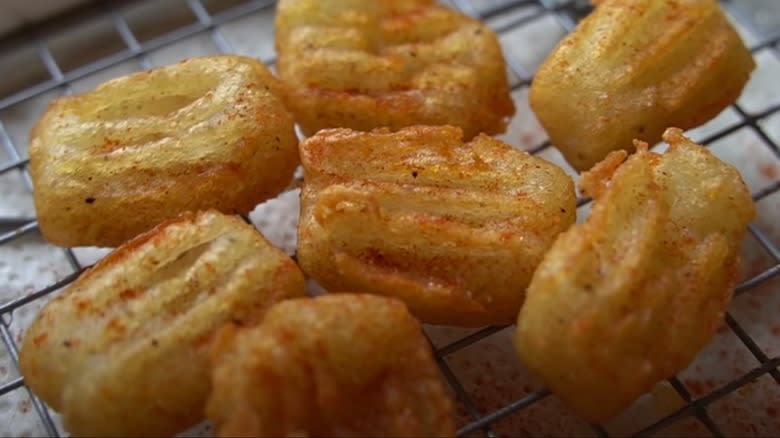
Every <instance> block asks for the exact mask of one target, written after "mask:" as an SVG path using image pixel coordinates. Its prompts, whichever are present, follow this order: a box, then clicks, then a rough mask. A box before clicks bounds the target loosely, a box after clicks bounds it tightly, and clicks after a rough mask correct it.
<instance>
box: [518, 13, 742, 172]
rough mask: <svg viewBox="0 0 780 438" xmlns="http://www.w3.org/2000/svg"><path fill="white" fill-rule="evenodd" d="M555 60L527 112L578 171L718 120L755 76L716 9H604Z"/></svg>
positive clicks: (543, 72) (542, 73)
mask: <svg viewBox="0 0 780 438" xmlns="http://www.w3.org/2000/svg"><path fill="white" fill-rule="evenodd" d="M598 3H599V4H598V6H597V7H596V10H595V11H594V12H592V13H591V14H590V15H588V16H587V17H586V18H585V19H584V20H582V22H580V24H579V25H578V26H577V27H576V28H575V29H574V31H573V32H572V33H570V34H569V35H568V36H566V37H565V38H564V39H563V40H562V41H561V42H560V43H559V44H558V46H557V47H556V48H555V49H554V50H553V51H552V53H551V54H550V55H549V56H548V58H547V59H546V60H545V62H544V63H543V64H542V66H541V67H540V68H539V71H538V72H537V74H536V76H535V77H534V81H533V84H532V85H531V90H530V97H529V98H530V104H531V108H532V109H533V111H534V113H536V116H537V117H538V119H539V121H540V122H541V124H542V126H544V129H545V130H546V131H547V133H548V134H549V136H550V140H551V141H552V143H553V145H555V146H556V147H557V148H558V149H560V151H561V153H563V156H564V157H565V158H566V161H568V162H569V164H571V165H572V166H573V167H574V168H576V169H578V170H587V169H589V168H590V167H592V166H593V165H595V164H596V163H597V162H599V161H601V160H602V159H603V158H604V157H606V155H607V154H608V153H609V152H610V151H614V150H618V149H625V150H626V151H629V152H631V151H633V148H632V147H631V144H632V143H631V142H632V141H633V140H634V139H639V140H643V141H645V142H647V143H650V144H651V145H653V144H655V143H657V142H659V141H660V140H661V134H662V133H663V132H664V130H665V129H666V128H667V127H668V126H678V127H680V128H682V129H688V128H692V127H695V126H697V125H700V124H702V123H704V122H706V121H708V120H710V119H711V118H713V117H715V116H716V115H717V114H718V113H720V112H721V111H722V110H723V109H724V108H726V106H728V105H729V104H730V103H732V102H733V101H734V100H735V99H736V98H737V97H738V96H739V94H740V93H741V92H742V88H743V87H744V85H745V83H746V82H747V80H748V78H749V77H750V73H751V72H752V71H753V69H754V68H755V62H754V61H753V58H752V56H751V54H750V51H749V50H748V49H747V48H746V47H745V45H744V44H743V42H742V40H741V39H740V38H739V35H738V34H737V32H736V31H735V30H734V28H733V27H732V25H731V23H730V22H729V21H728V19H727V18H726V16H725V14H724V13H723V11H722V10H721V8H720V6H719V5H718V2H717V1H716V0H602V1H599V2H598Z"/></svg>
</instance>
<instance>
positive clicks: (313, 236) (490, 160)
mask: <svg viewBox="0 0 780 438" xmlns="http://www.w3.org/2000/svg"><path fill="white" fill-rule="evenodd" d="M300 151H301V160H302V162H303V166H304V185H303V190H302V192H301V217H300V221H299V223H298V253H297V254H298V261H299V263H300V265H301V268H302V269H303V270H304V271H305V272H306V273H308V274H309V275H311V276H312V277H314V278H315V279H316V280H317V281H319V282H320V284H322V286H323V287H325V288H326V289H328V290H331V291H336V290H348V291H349V290H360V291H364V292H370V293H377V294H383V295H392V296H396V297H399V298H401V299H403V300H404V301H405V302H406V304H407V306H409V308H410V310H411V311H412V313H414V314H415V315H416V316H417V317H418V318H420V319H421V320H423V321H425V322H428V323H433V324H448V325H462V326H481V325H487V324H509V323H511V322H512V321H514V320H515V318H516V317H517V312H518V309H519V308H520V305H521V303H522V302H523V297H524V290H525V288H526V286H527V285H528V283H529V282H530V280H531V276H532V275H533V272H534V269H536V266H537V265H538V264H539V262H540V261H541V259H542V256H543V255H544V252H545V251H547V249H548V248H549V247H550V246H551V245H552V243H553V241H554V240H555V237H556V236H557V235H558V234H559V233H560V232H562V231H563V230H565V229H566V228H568V227H569V226H570V225H571V224H572V223H574V220H575V193H574V185H573V183H572V180H571V178H570V177H569V176H568V175H566V174H565V173H564V171H563V170H561V169H560V168H558V167H557V166H555V165H554V164H552V163H549V162H547V161H545V160H543V159H541V158H538V157H534V156H531V155H529V154H527V153H525V152H523V151H520V150H517V149H514V148H512V147H510V146H509V145H507V144H505V143H502V142H501V141H499V140H495V139H492V138H490V137H488V136H485V135H481V136H478V137H476V138H475V139H474V140H472V141H471V142H470V143H464V142H463V140H462V135H461V130H460V129H458V128H454V127H449V126H444V127H430V126H416V127H410V128H405V129H403V130H401V131H399V132H396V133H390V132H388V131H387V130H376V131H373V132H370V133H363V132H355V131H351V130H348V129H333V130H323V131H320V132H319V133H318V134H317V135H315V136H314V137H311V138H309V139H308V140H306V141H304V142H302V143H301V145H300Z"/></svg>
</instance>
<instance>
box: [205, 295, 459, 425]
mask: <svg viewBox="0 0 780 438" xmlns="http://www.w3.org/2000/svg"><path fill="white" fill-rule="evenodd" d="M217 339H218V340H217V341H216V342H215V344H214V350H213V354H212V357H213V359H212V360H213V363H214V371H213V373H212V378H213V388H214V389H213V391H212V393H211V397H210V398H209V402H208V405H207V415H208V418H210V419H211V420H213V421H214V423H215V425H216V428H217V434H218V435H219V436H223V437H233V436H247V437H257V436H272V437H279V436H333V437H346V436H356V437H367V436H377V437H400V436H407V437H435V436H454V435H455V423H454V409H453V405H452V402H451V400H450V397H449V394H448V393H447V391H446V389H445V387H444V384H443V382H442V380H441V375H440V373H439V369H438V367H437V366H436V362H435V360H434V358H433V355H432V353H431V347H430V344H429V343H428V341H427V340H426V339H425V337H424V336H423V333H422V330H421V329H420V324H419V323H418V322H417V320H415V319H414V317H412V315H410V314H409V312H408V310H407V309H406V306H404V304H403V302H401V301H400V300H397V299H395V298H390V297H378V296H373V295H360V294H335V295H325V296H320V297H317V298H314V299H311V298H302V299H295V300H288V301H285V302H283V303H279V304H276V305H274V306H273V307H272V308H271V309H270V310H269V311H268V313H267V314H266V316H265V318H264V319H263V321H262V323H261V324H259V325H258V326H256V327H250V328H245V329H239V330H235V329H234V328H233V327H230V326H229V327H228V328H227V329H226V330H223V331H222V332H220V336H219V337H218V338H217Z"/></svg>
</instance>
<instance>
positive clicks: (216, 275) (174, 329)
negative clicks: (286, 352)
mask: <svg viewBox="0 0 780 438" xmlns="http://www.w3.org/2000/svg"><path fill="white" fill-rule="evenodd" d="M303 295H304V277H303V274H302V273H301V271H300V270H299V269H298V267H297V266H296V265H295V263H294V262H293V261H292V260H291V259H290V258H289V257H287V256H286V255H285V254H284V253H282V252H281V251H280V250H278V249H276V248H274V247H273V246H271V244H270V243H268V242H267V241H266V240H265V239H264V238H263V237H262V236H261V235H260V234H259V233H258V232H257V231H256V230H255V229H254V228H253V227H252V226H251V225H247V224H245V223H244V222H243V221H241V219H239V218H237V217H234V216H226V215H224V214H222V213H219V212H216V211H208V212H202V213H198V214H194V213H185V214H183V215H181V216H179V217H177V218H175V219H172V220H170V221H167V222H166V223H163V224H161V225H160V226H158V227H156V228H154V229H153V230H151V231H149V232H147V233H144V234H142V235H140V236H138V237H136V238H135V239H133V240H131V241H129V242H127V243H126V244H125V245H123V246H121V247H120V248H118V249H117V250H115V251H114V252H112V253H111V254H110V255H109V256H107V257H106V258H105V259H103V260H101V261H100V262H98V263H97V264H96V265H95V266H94V267H92V268H90V269H89V270H87V271H86V272H85V273H83V274H82V275H81V276H80V277H79V278H78V279H77V280H76V281H75V282H74V283H73V284H72V285H70V286H69V287H68V288H67V289H66V290H65V291H64V292H62V294H60V295H59V296H57V297H56V298H54V299H53V300H52V301H51V302H49V303H47V304H46V306H45V307H44V308H43V310H41V312H40V314H39V315H38V316H37V318H36V320H35V321H34V323H33V324H32V326H31V327H30V328H29V330H28V331H27V333H26V334H25V337H24V342H23V345H22V349H21V353H20V367H21V372H22V375H23V376H24V380H25V383H26V384H27V385H28V386H29V387H30V388H31V389H32V390H33V391H34V392H35V394H37V395H38V396H40V397H41V398H42V399H43V400H44V401H45V402H46V403H47V404H48V405H49V406H51V407H52V408H53V409H55V410H57V411H58V412H60V413H61V414H62V417H63V421H64V425H65V428H66V429H67V430H68V432H70V433H71V434H74V435H86V436H136V435H146V436H163V435H172V434H174V433H177V432H181V431H183V430H184V429H185V428H187V427H189V426H191V425H193V424H195V423H196V422H197V421H198V420H199V419H201V418H202V416H203V409H204V406H205V402H206V398H207V396H208V393H209V389H210V378H209V371H210V368H209V359H208V349H209V345H210V343H211V339H212V337H213V335H214V333H215V331H216V330H217V329H218V328H219V327H220V326H221V325H222V324H224V323H227V322H231V323H237V324H240V323H247V324H248V323H255V322H257V321H259V320H260V318H261V317H262V316H263V314H264V313H265V311H266V309H267V308H268V307H269V306H270V305H271V304H272V303H274V302H275V301H278V300H282V299H285V298H288V297H295V296H303Z"/></svg>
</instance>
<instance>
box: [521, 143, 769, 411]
mask: <svg viewBox="0 0 780 438" xmlns="http://www.w3.org/2000/svg"><path fill="white" fill-rule="evenodd" d="M664 140H666V141H667V142H668V143H669V149H668V150H667V151H666V152H665V153H664V154H663V155H659V154H655V153H650V152H648V151H647V145H646V144H641V143H638V146H639V148H638V152H637V153H636V154H634V155H632V156H630V157H629V158H628V159H627V160H626V161H625V162H623V163H622V164H621V162H622V161H623V160H624V159H625V157H626V153H625V152H624V151H616V152H612V153H611V154H610V155H609V156H608V157H607V159H605V160H604V161H603V162H601V163H600V164H598V165H597V166H596V167H595V168H594V169H592V170H591V171H590V172H586V173H584V174H583V175H582V186H583V187H584V188H585V189H586V190H587V192H588V194H590V195H592V196H593V197H594V198H595V203H594V205H593V209H592V210H591V213H590V216H589V217H588V218H587V219H586V221H585V222H584V223H583V224H581V225H575V226H574V227H572V228H570V229H569V230H568V231H566V232H565V233H563V234H561V236H560V237H559V238H558V240H557V241H556V242H555V244H554V245H553V247H552V248H551V249H550V251H549V252H548V253H547V254H546V255H545V257H544V260H543V261H542V263H541V265H539V268H538V269H537V270H536V273H535V274H534V277H533V280H532V281H531V285H530V286H529V288H528V293H527V298H526V302H525V305H524V306H523V309H522V310H521V311H520V316H519V318H518V321H517V335H516V339H515V344H516V347H517V349H518V351H519V353H520V357H521V359H522V360H523V361H524V362H525V364H526V365H527V366H528V368H529V369H531V370H532V371H533V372H535V373H536V374H538V375H539V376H540V377H541V378H542V379H543V380H544V382H545V383H546V384H547V385H548V386H549V387H550V389H552V391H553V392H554V393H556V394H557V395H558V396H560V398H561V399H563V401H564V402H566V403H567V404H568V405H569V406H570V407H572V408H573V409H574V410H575V411H576V412H577V413H578V414H579V415H580V416H581V417H582V418H584V419H586V420H589V421H603V420H606V419H608V418H610V417H612V416H614V415H616V414H618V413H619V412H620V411H621V410H622V409H623V408H625V407H626V406H628V405H629V404H630V403H631V402H632V401H633V400H635V399H636V398H637V397H639V396H640V395H641V394H643V393H645V392H647V391H649V390H650V389H651V388H653V386H654V385H655V384H656V383H657V382H659V381H660V380H662V379H665V378H668V377H671V376H672V375H674V374H675V373H676V372H678V371H680V370H682V369H684V368H685V367H687V366H688V364H689V363H690V362H691V361H692V360H693V358H694V357H695V356H696V354H697V353H698V352H699V350H700V349H701V348H702V347H703V346H704V345H705V344H706V343H707V342H708V341H709V340H710V338H711V337H712V335H713V333H714V332H715V330H716V329H717V327H718V326H719V325H720V324H721V323H722V322H723V314H724V312H725V309H726V307H727V305H728V303H729V301H730V299H731V296H732V294H733V291H734V287H735V285H736V281H737V275H738V272H739V266H740V259H739V252H740V245H741V242H742V239H743V237H744V235H745V232H746V229H747V224H748V223H749V222H750V221H751V220H752V219H753V217H754V216H755V206H754V205H753V201H752V199H751V198H750V194H749V193H748V190H747V187H746V186H745V183H744V182H743V181H742V178H741V177H740V175H739V173H738V172H737V170H736V169H734V168H733V167H732V166H731V165H729V164H726V163H724V162H722V161H720V160H719V159H718V158H717V157H715V156H714V155H712V153H710V152H709V151H708V150H707V149H705V148H703V147H701V146H698V145H696V144H694V143H692V142H691V141H690V140H688V139H687V138H685V137H683V135H682V131H681V130H679V129H676V128H670V129H669V130H667V131H666V132H665V133H664Z"/></svg>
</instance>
